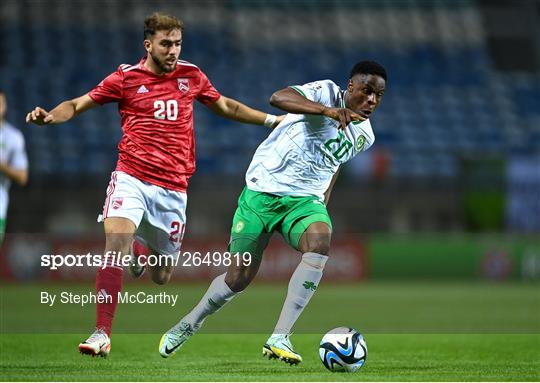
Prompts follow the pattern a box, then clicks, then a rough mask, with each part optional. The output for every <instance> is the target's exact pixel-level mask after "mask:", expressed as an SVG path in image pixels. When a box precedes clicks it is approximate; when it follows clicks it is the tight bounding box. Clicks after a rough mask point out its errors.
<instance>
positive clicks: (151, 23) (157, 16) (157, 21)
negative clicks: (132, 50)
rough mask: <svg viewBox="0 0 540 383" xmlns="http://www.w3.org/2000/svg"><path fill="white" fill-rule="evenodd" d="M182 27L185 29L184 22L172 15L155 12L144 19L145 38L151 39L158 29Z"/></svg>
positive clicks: (165, 29) (166, 29)
mask: <svg viewBox="0 0 540 383" xmlns="http://www.w3.org/2000/svg"><path fill="white" fill-rule="evenodd" d="M173 29H180V31H182V32H183V31H184V23H183V22H182V20H178V19H177V18H176V17H174V16H172V15H167V14H165V13H159V12H155V13H153V14H151V15H150V16H148V17H147V18H146V20H144V38H145V39H146V40H148V39H150V38H151V37H152V36H154V35H155V34H156V32H157V31H170V30H173Z"/></svg>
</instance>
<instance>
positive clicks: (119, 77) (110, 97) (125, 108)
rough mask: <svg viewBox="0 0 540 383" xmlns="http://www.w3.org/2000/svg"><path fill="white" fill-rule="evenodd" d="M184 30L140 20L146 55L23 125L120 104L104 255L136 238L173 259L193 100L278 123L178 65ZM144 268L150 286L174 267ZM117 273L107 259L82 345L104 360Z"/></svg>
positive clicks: (164, 21) (235, 115)
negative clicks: (91, 328) (93, 325)
mask: <svg viewBox="0 0 540 383" xmlns="http://www.w3.org/2000/svg"><path fill="white" fill-rule="evenodd" d="M182 32H183V23H182V22H181V21H180V20H178V19H177V18H176V17H174V16H170V15H165V14H160V13H155V14H153V15H151V16H150V17H148V18H147V19H146V20H145V22H144V38H145V39H144V48H145V50H146V57H144V58H143V59H142V60H141V61H140V62H139V63H138V64H135V65H127V64H124V65H120V66H119V67H118V70H117V71H116V72H114V73H112V74H111V75H109V76H108V77H106V78H105V79H104V80H103V81H102V82H101V83H100V84H99V85H97V86H96V87H95V88H94V89H93V90H91V91H90V92H89V93H87V94H85V95H83V96H81V97H78V98H75V99H72V100H67V101H64V102H62V103H61V104H59V105H58V106H56V107H55V108H54V109H53V110H51V111H50V112H47V111H46V110H44V109H43V108H41V107H36V108H35V109H34V110H32V111H31V112H30V113H28V114H27V116H26V121H27V122H32V123H35V124H37V125H49V124H60V123H64V122H66V121H69V120H70V119H72V118H73V117H75V116H77V115H78V114H80V113H83V112H85V111H87V110H89V109H91V108H94V107H96V106H98V105H102V104H106V103H109V102H117V103H118V109H119V112H120V116H121V121H122V132H123V136H122V139H121V141H120V143H119V145H118V151H119V156H118V162H117V165H116V170H115V171H114V172H113V173H112V176H111V181H110V183H109V187H108V189H107V196H106V199H105V205H104V208H103V214H102V215H101V216H100V220H102V221H103V223H104V230H105V238H106V243H105V252H104V254H105V255H107V254H110V255H114V254H129V253H130V246H131V245H132V243H133V239H134V237H135V236H136V238H137V239H138V241H140V242H142V244H144V245H145V246H147V247H148V248H150V251H151V252H152V254H159V255H160V257H161V259H160V260H163V259H165V260H168V259H171V258H175V257H177V256H178V252H179V250H180V245H181V241H182V237H183V233H184V229H185V223H186V216H185V211H186V202H187V197H186V189H187V185H188V180H189V178H190V177H191V175H192V174H193V172H194V171H195V145H194V134H193V101H194V100H197V101H199V102H201V103H203V104H204V105H206V106H208V107H209V108H210V109H211V110H212V111H213V112H214V113H216V114H218V115H220V116H223V117H227V118H230V119H233V120H236V121H240V122H244V123H251V124H257V125H265V126H268V127H274V126H275V125H277V122H278V120H279V119H278V118H277V117H276V116H273V115H270V114H266V113H263V112H260V111H257V110H254V109H251V108H249V107H248V106H246V105H244V104H242V103H240V102H238V101H236V100H233V99H231V98H227V97H225V96H222V95H220V94H219V92H218V91H217V90H216V89H215V88H214V87H213V86H212V84H211V83H210V81H209V80H208V78H207V77H206V75H205V74H204V73H203V72H202V71H201V70H200V69H199V68H198V67H197V66H196V65H194V64H191V63H189V62H187V61H183V60H179V56H180V50H181V46H182ZM135 244H139V242H135ZM139 247H140V246H139ZM116 259H118V258H116ZM163 263H164V264H163ZM149 270H150V273H151V276H152V280H153V281H154V282H156V283H158V284H164V283H167V281H168V280H169V279H170V277H171V274H172V262H159V264H158V266H155V267H149ZM122 274H123V270H122V267H121V265H120V264H119V263H118V262H117V261H115V259H114V258H112V257H105V263H104V265H102V267H100V268H99V269H98V272H97V276H96V291H97V292H98V297H99V296H101V297H102V298H105V299H101V300H98V303H97V310H96V311H97V315H96V316H97V320H96V331H95V332H94V333H93V334H92V335H91V336H90V337H89V338H88V339H87V340H86V341H85V342H83V343H81V344H80V345H79V350H80V351H81V352H82V353H84V354H90V355H93V356H95V355H100V356H107V355H108V354H109V351H110V347H111V342H110V334H111V326H112V321H113V318H114V313H115V309H116V305H117V303H118V293H119V292H120V291H121V290H122Z"/></svg>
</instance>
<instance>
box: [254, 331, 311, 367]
mask: <svg viewBox="0 0 540 383" xmlns="http://www.w3.org/2000/svg"><path fill="white" fill-rule="evenodd" d="M289 336H290V334H272V336H270V338H268V340H267V341H266V343H265V344H264V346H263V349H262V353H263V355H264V356H267V357H268V359H279V360H282V361H284V362H285V363H289V364H290V365H291V366H292V365H296V364H298V363H300V362H301V361H302V357H301V356H300V354H298V353H296V352H294V349H293V346H292V344H291V341H290V339H289Z"/></svg>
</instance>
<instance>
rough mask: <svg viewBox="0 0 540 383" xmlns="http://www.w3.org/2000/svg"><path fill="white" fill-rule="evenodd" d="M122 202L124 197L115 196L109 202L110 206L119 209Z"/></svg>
mask: <svg viewBox="0 0 540 383" xmlns="http://www.w3.org/2000/svg"><path fill="white" fill-rule="evenodd" d="M123 203H124V198H123V197H116V198H113V200H112V202H111V206H112V208H113V209H115V210H116V209H120V208H121V207H122V204H123Z"/></svg>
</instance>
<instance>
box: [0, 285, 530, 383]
mask: <svg viewBox="0 0 540 383" xmlns="http://www.w3.org/2000/svg"><path fill="white" fill-rule="evenodd" d="M538 287H539V286H538V284H534V283H528V284H521V283H504V284H488V283H470V282H469V283H466V282H437V283H435V282H417V283H397V282H391V283H390V282H376V283H375V282H369V283H361V284H354V285H330V284H327V285H324V288H323V285H321V288H320V289H319V291H318V292H317V294H316V295H315V297H314V299H313V300H312V302H311V303H310V305H309V307H308V308H307V309H306V311H305V312H304V314H303V315H302V317H301V318H300V320H299V322H298V323H297V326H296V329H295V330H296V332H295V334H293V336H292V338H291V339H292V341H293V344H294V346H295V349H296V350H297V351H298V352H300V353H301V354H302V355H303V357H304V362H303V363H301V364H300V365H299V366H295V367H292V366H289V365H286V364H284V363H282V362H279V361H275V360H271V361H270V360H267V359H265V358H263V357H262V355H261V346H262V344H263V343H264V341H265V340H266V338H267V336H268V333H269V332H270V331H271V329H272V327H273V324H274V322H275V320H276V318H277V316H278V314H279V309H280V307H281V303H282V300H283V298H284V295H285V292H286V284H275V285H264V284H256V285H254V286H252V287H250V289H249V290H248V291H246V292H245V293H244V294H242V295H241V296H239V297H238V299H237V300H235V301H234V302H232V303H231V304H230V305H229V306H227V307H225V308H223V309H222V310H221V311H220V312H219V313H217V314H216V315H215V316H213V317H211V318H210V319H208V321H207V323H205V326H204V331H202V332H201V333H200V334H196V335H195V336H194V337H193V338H192V339H191V340H190V341H189V342H188V343H187V344H186V345H185V347H183V348H182V349H181V350H180V351H179V352H178V353H177V354H176V355H175V356H173V357H171V358H168V359H163V358H161V357H160V356H159V354H158V351H157V348H158V343H159V339H160V336H161V333H162V332H164V331H165V330H167V329H168V328H169V327H170V325H172V324H173V323H175V321H176V320H177V319H178V318H179V317H180V316H181V315H182V314H184V313H185V311H186V310H187V309H188V308H189V307H191V306H192V305H193V304H194V303H195V302H196V301H197V300H198V299H199V297H200V296H201V295H202V294H203V292H204V290H205V288H206V285H187V286H184V285H174V284H172V285H168V286H165V287H162V286H153V285H147V284H138V285H129V284H128V285H127V290H131V291H148V292H155V293H157V292H160V291H167V292H170V293H179V294H180V295H179V304H178V305H177V306H176V307H170V306H167V305H128V304H125V305H122V306H119V308H118V313H117V319H116V320H115V332H114V333H113V337H112V350H111V354H110V356H109V358H107V359H103V358H94V359H93V358H90V357H88V356H83V355H79V354H78V353H77V344H78V343H79V342H80V341H81V340H83V339H84V338H85V337H86V336H88V333H89V330H90V328H91V326H92V324H93V320H94V307H93V306H92V305H89V306H88V307H84V308H80V307H77V306H70V305H63V306H57V307H53V308H47V307H45V306H44V305H41V304H39V292H40V291H42V290H46V291H66V290H69V291H79V292H84V291H88V290H90V289H91V288H92V287H91V286H88V285H86V284H85V285H80V284H73V285H24V286H23V285H2V286H0V288H1V293H2V295H1V301H0V303H1V308H2V310H1V313H0V315H1V316H0V325H1V328H2V335H1V339H0V377H1V380H3V381H5V380H9V381H11V380H13V381H73V380H75V381H538V380H540V335H539V333H540V331H539V328H540V310H539V309H540V293H539V289H538ZM343 325H349V326H354V327H356V328H357V329H358V330H360V331H361V332H362V333H363V335H364V336H365V338H366V340H367V344H368V358H367V362H366V365H365V366H364V367H363V368H362V369H361V370H360V371H358V372H357V373H354V374H337V373H331V372H328V371H327V370H326V369H325V368H324V366H323V365H322V363H321V362H320V360H319V357H318V343H319V341H320V338H321V336H322V334H323V333H324V332H325V331H328V330H330V329H331V328H333V327H338V326H343Z"/></svg>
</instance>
